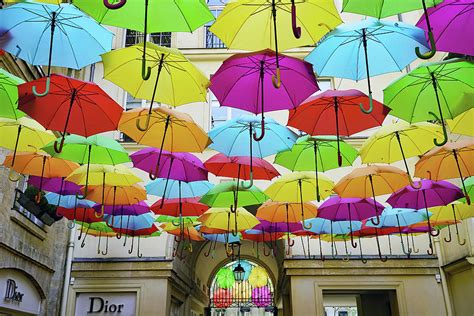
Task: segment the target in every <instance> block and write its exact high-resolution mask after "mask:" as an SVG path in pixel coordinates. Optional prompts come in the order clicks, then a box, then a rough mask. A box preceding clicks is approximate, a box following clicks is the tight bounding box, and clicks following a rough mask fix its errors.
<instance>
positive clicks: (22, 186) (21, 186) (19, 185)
mask: <svg viewBox="0 0 474 316" xmlns="http://www.w3.org/2000/svg"><path fill="white" fill-rule="evenodd" d="M27 180H28V178H27V177H26V176H23V175H22V176H20V179H19V180H18V181H17V182H16V185H15V189H18V190H20V191H21V192H25V190H26V187H27V186H28V183H27ZM14 192H15V193H14V196H13V207H12V209H14V210H16V211H18V212H19V213H21V214H23V215H24V216H25V217H26V218H28V219H29V220H30V221H32V222H33V223H35V224H36V225H37V226H39V227H44V223H43V222H42V221H41V220H40V219H38V218H37V217H36V216H35V215H33V214H32V213H30V212H28V211H27V210H26V209H25V208H24V207H23V206H21V205H20V204H19V203H18V202H17V201H16V198H17V193H16V190H15V191H14Z"/></svg>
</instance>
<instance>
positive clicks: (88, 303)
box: [74, 292, 137, 316]
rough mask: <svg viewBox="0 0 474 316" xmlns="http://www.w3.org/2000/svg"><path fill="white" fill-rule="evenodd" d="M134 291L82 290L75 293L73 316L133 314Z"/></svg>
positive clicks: (135, 299)
mask: <svg viewBox="0 0 474 316" xmlns="http://www.w3.org/2000/svg"><path fill="white" fill-rule="evenodd" d="M136 305H137V293H136V292H109V293H107V292H89V293H87V292H82V293H77V295H76V308H75V314H74V315H75V316H102V315H104V316H112V315H116V316H134V315H135V314H136Z"/></svg>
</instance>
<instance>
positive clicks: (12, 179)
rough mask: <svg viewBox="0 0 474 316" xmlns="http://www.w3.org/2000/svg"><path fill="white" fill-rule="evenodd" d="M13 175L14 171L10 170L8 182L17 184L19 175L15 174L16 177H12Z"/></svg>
mask: <svg viewBox="0 0 474 316" xmlns="http://www.w3.org/2000/svg"><path fill="white" fill-rule="evenodd" d="M14 174H15V170H13V169H10V172H9V173H8V180H10V181H11V182H18V181H19V180H20V179H21V174H19V173H17V176H16V177H14V176H13V175H14Z"/></svg>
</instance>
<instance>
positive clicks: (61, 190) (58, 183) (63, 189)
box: [28, 176, 81, 195]
mask: <svg viewBox="0 0 474 316" xmlns="http://www.w3.org/2000/svg"><path fill="white" fill-rule="evenodd" d="M65 179H66V177H61V178H43V180H41V177H37V176H29V177H28V184H29V185H32V186H34V187H36V188H39V186H40V184H41V181H43V184H42V185H43V191H47V192H54V193H58V194H61V195H76V194H77V193H79V192H80V189H81V187H80V186H79V185H77V184H75V183H74V182H70V181H66V180H65Z"/></svg>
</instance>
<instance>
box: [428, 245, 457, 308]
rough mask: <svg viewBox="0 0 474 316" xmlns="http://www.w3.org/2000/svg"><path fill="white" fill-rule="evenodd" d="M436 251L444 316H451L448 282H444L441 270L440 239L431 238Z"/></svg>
mask: <svg viewBox="0 0 474 316" xmlns="http://www.w3.org/2000/svg"><path fill="white" fill-rule="evenodd" d="M433 242H434V244H435V249H436V257H437V258H438V266H439V274H440V276H441V289H442V291H443V297H444V305H445V307H446V315H447V316H453V315H454V314H453V306H452V305H451V297H450V295H449V289H448V282H447V280H446V273H445V272H444V269H443V258H442V252H441V244H440V238H439V237H435V238H433Z"/></svg>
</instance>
